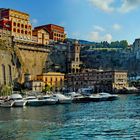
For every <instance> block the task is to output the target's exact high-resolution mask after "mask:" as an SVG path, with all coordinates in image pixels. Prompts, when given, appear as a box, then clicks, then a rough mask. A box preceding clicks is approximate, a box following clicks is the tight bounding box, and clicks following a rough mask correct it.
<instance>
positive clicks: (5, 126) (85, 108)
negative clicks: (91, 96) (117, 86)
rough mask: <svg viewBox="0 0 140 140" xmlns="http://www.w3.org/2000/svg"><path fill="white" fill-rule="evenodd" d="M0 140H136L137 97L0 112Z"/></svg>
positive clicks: (139, 127) (139, 133)
mask: <svg viewBox="0 0 140 140" xmlns="http://www.w3.org/2000/svg"><path fill="white" fill-rule="evenodd" d="M0 140H140V96H139V95H121V96H120V98H119V100H115V101H104V102H90V103H77V104H76V103H73V104H66V105H48V106H42V107H24V108H0Z"/></svg>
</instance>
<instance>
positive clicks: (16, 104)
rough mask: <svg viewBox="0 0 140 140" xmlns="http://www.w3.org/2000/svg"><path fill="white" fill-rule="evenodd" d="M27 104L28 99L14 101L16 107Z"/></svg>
mask: <svg viewBox="0 0 140 140" xmlns="http://www.w3.org/2000/svg"><path fill="white" fill-rule="evenodd" d="M25 105H26V101H14V104H13V106H14V107H23V106H25Z"/></svg>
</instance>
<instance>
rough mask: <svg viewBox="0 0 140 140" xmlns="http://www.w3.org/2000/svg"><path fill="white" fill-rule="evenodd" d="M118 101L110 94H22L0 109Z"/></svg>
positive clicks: (4, 103) (2, 105)
mask: <svg viewBox="0 0 140 140" xmlns="http://www.w3.org/2000/svg"><path fill="white" fill-rule="evenodd" d="M116 99H118V95H113V94H109V93H104V92H102V93H98V94H92V95H88V96H85V95H82V94H79V93H76V92H71V93H67V94H65V95H64V94H61V93H56V94H52V95H48V94H47V95H39V96H34V95H30V96H27V97H22V96H21V95H20V94H12V95H11V96H10V97H9V98H8V99H6V100H1V101H0V107H23V106H43V105H54V104H70V103H83V102H91V101H92V102H99V101H112V100H116Z"/></svg>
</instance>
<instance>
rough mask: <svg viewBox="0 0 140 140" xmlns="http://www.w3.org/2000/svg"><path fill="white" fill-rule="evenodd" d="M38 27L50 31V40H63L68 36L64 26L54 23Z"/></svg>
mask: <svg viewBox="0 0 140 140" xmlns="http://www.w3.org/2000/svg"><path fill="white" fill-rule="evenodd" d="M36 28H41V29H42V28H44V29H46V30H47V31H48V32H49V37H50V40H53V41H56V42H57V41H60V42H63V41H64V40H65V38H66V34H65V29H64V27H61V26H58V25H54V24H48V25H43V26H38V27H36Z"/></svg>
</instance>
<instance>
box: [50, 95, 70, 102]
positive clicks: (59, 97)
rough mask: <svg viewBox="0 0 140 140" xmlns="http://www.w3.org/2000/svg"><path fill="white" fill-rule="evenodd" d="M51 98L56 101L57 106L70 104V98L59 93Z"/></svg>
mask: <svg viewBox="0 0 140 140" xmlns="http://www.w3.org/2000/svg"><path fill="white" fill-rule="evenodd" d="M52 98H53V99H55V100H56V103H58V104H70V103H72V98H70V97H67V96H65V95H63V94H61V93H56V94H53V95H52Z"/></svg>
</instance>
